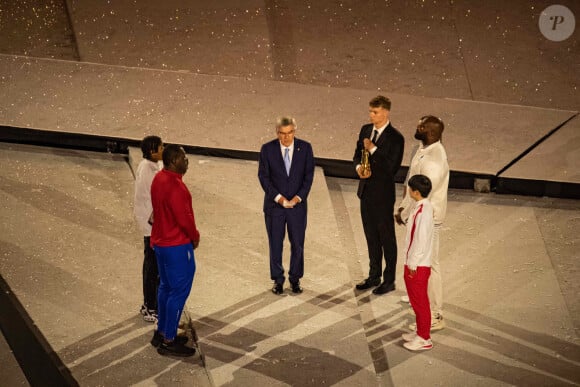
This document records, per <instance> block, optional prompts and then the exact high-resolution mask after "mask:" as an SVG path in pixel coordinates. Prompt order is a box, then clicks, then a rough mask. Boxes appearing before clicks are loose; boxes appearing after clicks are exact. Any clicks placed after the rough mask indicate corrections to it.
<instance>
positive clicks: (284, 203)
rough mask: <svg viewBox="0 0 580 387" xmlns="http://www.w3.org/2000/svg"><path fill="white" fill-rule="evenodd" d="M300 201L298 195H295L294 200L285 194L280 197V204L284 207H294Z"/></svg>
mask: <svg viewBox="0 0 580 387" xmlns="http://www.w3.org/2000/svg"><path fill="white" fill-rule="evenodd" d="M298 203H300V199H299V198H298V196H294V197H293V198H292V200H288V199H286V198H285V197H284V196H280V199H278V204H279V205H281V206H282V207H284V208H293V207H294V206H295V205H296V204H298Z"/></svg>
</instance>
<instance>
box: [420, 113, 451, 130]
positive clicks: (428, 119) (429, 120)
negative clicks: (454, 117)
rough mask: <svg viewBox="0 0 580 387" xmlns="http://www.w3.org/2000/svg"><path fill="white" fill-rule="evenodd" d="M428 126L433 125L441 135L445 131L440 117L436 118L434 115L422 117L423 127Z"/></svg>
mask: <svg viewBox="0 0 580 387" xmlns="http://www.w3.org/2000/svg"><path fill="white" fill-rule="evenodd" d="M427 124H429V125H432V127H433V128H434V129H437V131H438V132H439V133H443V129H445V125H444V124H443V121H441V119H440V118H439V117H435V116H432V115H428V116H423V117H421V125H424V126H427Z"/></svg>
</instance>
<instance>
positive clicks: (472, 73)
mask: <svg viewBox="0 0 580 387" xmlns="http://www.w3.org/2000/svg"><path fill="white" fill-rule="evenodd" d="M558 3H560V4H563V5H566V6H568V7H569V8H570V9H571V10H572V12H573V13H574V14H575V15H576V16H577V18H576V19H577V20H578V15H580V9H579V8H578V2H576V1H573V0H566V1H559V2H558ZM135 4H136V3H134V2H129V1H115V2H108V3H105V2H102V3H94V2H81V1H75V0H68V1H66V2H64V3H63V2H57V1H52V0H50V1H42V2H40V1H36V0H33V1H29V2H27V3H26V4H25V5H24V3H14V4H13V3H12V2H0V53H1V54H0V88H1V90H2V91H3V92H2V93H0V125H12V126H21V127H30V128H38V129H45V130H55V131H69V132H74V133H89V134H97V135H110V136H119V137H127V138H134V139H140V138H142V137H143V136H144V135H146V134H151V133H156V134H160V135H161V136H162V137H163V138H164V139H165V140H166V141H170V142H177V143H183V144H190V145H200V146H209V147H218V148H231V149H243V150H252V151H255V150H258V149H259V145H260V144H261V143H263V142H264V141H265V140H267V139H270V138H271V137H272V133H273V128H272V127H273V122H274V119H275V117H276V116H278V115H280V114H293V115H295V116H296V117H297V119H298V122H299V126H300V127H299V132H298V133H299V136H301V137H303V138H305V139H308V140H310V141H311V142H312V143H313V145H314V150H315V153H316V156H318V157H329V158H336V159H343V160H348V159H350V158H351V156H352V151H353V149H352V148H353V144H354V140H355V138H356V135H357V133H358V129H359V128H360V126H361V125H362V124H363V123H364V122H366V120H367V115H366V108H367V101H368V100H369V99H370V98H371V97H373V96H374V95H376V94H377V93H384V94H386V95H388V96H390V97H391V98H392V100H393V111H392V121H393V123H394V124H395V126H397V127H398V128H399V129H400V130H401V132H402V133H403V134H404V135H405V137H406V138H407V139H408V141H407V148H406V151H408V150H409V149H410V147H411V146H412V141H409V139H410V138H411V137H412V133H413V132H414V127H415V123H416V121H417V119H418V118H419V117H420V116H422V115H424V114H436V115H438V116H440V117H441V118H442V119H443V120H444V121H445V122H446V127H447V129H446V132H445V137H444V139H445V144H446V147H447V150H448V153H449V158H450V165H451V168H452V169H454V170H457V171H468V172H480V173H492V174H494V173H496V172H497V171H498V170H499V169H500V168H502V167H503V166H505V165H506V164H507V163H508V162H509V161H511V160H512V159H513V158H514V157H516V156H517V155H518V154H520V153H521V152H522V151H523V150H525V149H526V148H528V147H529V146H530V145H531V144H532V143H534V142H535V141H536V140H537V139H538V138H540V137H542V136H543V135H545V134H546V133H548V132H549V131H550V130H552V129H553V128H554V127H555V126H557V125H559V124H560V123H562V122H564V121H565V120H567V119H568V118H570V117H571V116H572V115H574V114H576V112H578V110H580V94H579V92H578V76H577V74H578V71H579V70H580V68H579V63H580V50H579V49H578V44H579V43H578V37H579V29H578V28H576V31H575V32H574V34H573V35H572V37H571V38H569V39H568V40H566V41H564V42H560V43H556V42H551V41H548V40H547V39H545V38H544V37H543V36H542V35H541V34H540V32H539V30H538V27H537V24H538V23H537V20H538V16H539V13H540V12H541V10H543V9H544V8H545V7H546V6H548V5H550V4H551V3H550V2H547V1H538V2H533V3H530V2H528V1H523V0H521V1H520V0H518V1H512V2H509V3H507V2H502V1H489V2H485V3H483V2H482V3H476V2H470V1H453V2H448V3H441V2H435V1H433V2H430V1H423V2H407V1H402V2H378V1H369V2H368V3H361V2H355V1H341V2H330V1H318V2H305V3H300V4H296V3H291V2H289V1H284V0H266V1H265V2H261V1H260V2H258V1H251V2H246V3H244V6H241V4H240V3H239V2H236V1H232V0H228V1H223V2H219V3H211V4H210V3H204V4H201V3H199V2H195V3H193V4H192V3H190V4H188V5H187V6H185V5H184V4H183V2H178V1H175V0H169V1H164V2H151V1H145V2H139V4H138V5H135ZM67 10H68V11H70V12H69V14H68V15H67ZM577 24H578V23H577ZM59 59H65V61H62V60H59ZM89 62H90V63H89ZM577 122H578V120H577V119H576V120H574V121H571V122H570V124H568V125H569V126H566V127H564V128H562V129H561V130H559V131H558V132H557V133H556V134H555V135H554V136H552V137H551V138H550V139H549V140H548V141H547V142H546V143H545V144H543V145H542V147H539V148H538V149H537V151H535V152H533V153H530V154H529V155H528V156H526V157H525V158H524V159H522V160H521V161H520V163H521V164H519V165H517V164H516V165H515V166H514V167H513V168H510V169H509V170H508V171H506V176H507V175H508V174H509V176H510V177H511V176H513V177H525V178H533V179H542V180H552V181H560V180H559V179H567V180H564V181H571V182H577V174H575V173H574V168H575V167H576V164H577V162H576V160H577V157H578V145H577V141H576V140H577V135H576V133H577V131H576V129H577ZM0 145H1V149H2V152H0V157H1V160H2V161H3V162H4V165H6V166H9V167H8V168H3V169H2V170H1V171H0V179H1V181H0V183H1V184H0V195H1V198H2V199H1V200H0V219H2V220H1V223H0V224H1V225H2V226H1V229H0V235H1V237H0V238H1V239H0V240H1V247H0V252H1V254H0V272H1V273H2V275H3V276H4V278H5V279H6V280H7V282H8V283H9V284H10V286H11V287H13V290H14V291H15V292H16V294H17V296H18V298H19V299H20V301H21V302H22V304H23V305H24V306H25V308H26V310H27V311H28V312H29V314H30V315H31V317H32V318H33V319H34V321H35V322H36V323H37V325H38V327H39V329H40V330H41V331H42V332H43V333H44V334H45V336H46V337H47V339H48V341H49V343H50V344H51V345H52V346H53V348H54V349H55V350H56V351H57V353H58V354H59V356H60V357H61V358H62V359H63V360H64V361H65V363H66V364H67V366H68V367H69V368H70V369H71V371H72V373H73V376H74V377H75V378H77V380H79V382H80V383H81V385H133V384H138V385H191V384H194V385H201V386H205V385H232V386H233V385H235V386H240V385H241V386H254V385H259V384H265V385H297V384H301V385H321V384H323V382H324V384H335V385H344V386H351V385H364V386H367V385H381V386H391V385H397V386H405V385H417V384H421V385H424V384H430V385H444V386H465V385H475V386H495V385H497V386H502V385H522V386H527V385H550V386H551V385H578V384H580V380H579V378H578V375H579V374H580V372H579V363H580V352H579V339H578V329H579V327H580V317H579V316H580V302H579V301H578V297H577V294H578V292H579V289H578V262H577V255H578V254H577V251H578V230H579V229H580V227H579V225H578V219H580V217H579V211H580V209H579V206H578V202H577V201H570V200H552V199H548V198H520V197H513V196H496V195H493V194H476V193H472V192H466V191H452V194H451V197H450V203H449V217H448V220H447V222H446V225H445V230H444V233H443V236H442V253H443V265H444V275H445V277H444V278H445V284H446V285H445V299H446V301H447V305H446V307H445V308H446V309H445V316H446V320H447V322H448V328H447V329H445V330H444V331H441V332H438V333H435V334H434V342H435V348H434V349H433V350H432V351H430V352H426V353H422V354H411V353H408V352H406V351H405V350H404V349H403V348H402V347H401V346H400V340H399V339H398V337H399V336H400V333H401V332H402V331H403V330H404V329H405V326H406V325H408V323H409V322H411V320H412V316H411V315H410V314H409V313H408V312H407V307H406V306H405V305H403V304H400V303H399V301H398V296H399V295H401V294H403V290H402V280H401V278H400V273H401V270H399V277H398V280H397V281H398V287H399V288H398V290H397V291H396V292H395V294H393V295H390V296H386V297H374V296H369V295H368V294H367V293H361V294H359V293H354V292H353V290H352V287H353V285H354V282H355V281H356V280H358V279H360V278H363V277H364V274H365V272H366V265H367V263H366V253H365V243H364V236H363V233H362V230H361V225H360V216H359V214H358V203H357V200H356V197H355V184H356V182H354V181H348V180H339V179H324V177H323V176H322V174H321V172H320V171H318V172H317V175H316V186H315V189H314V190H313V193H312V195H313V197H312V199H313V203H315V205H313V206H312V208H311V216H310V220H309V231H308V236H307V251H308V252H307V276H306V278H305V279H304V285H305V288H306V291H305V293H304V294H302V295H300V296H297V297H295V296H292V295H288V296H285V297H274V296H273V295H272V294H271V293H269V291H268V288H269V284H268V281H267V278H268V275H267V265H266V261H265V257H267V255H266V254H267V251H266V244H265V231H264V229H263V224H262V220H261V213H260V209H259V208H257V207H258V206H257V204H256V203H259V202H260V201H261V199H260V197H261V193H260V192H259V187H258V184H257V181H256V176H255V175H256V166H255V164H253V163H250V162H236V161H232V160H224V159H211V158H203V157H194V156H191V160H192V162H191V164H192V171H191V174H188V175H187V177H186V182H187V184H188V185H189V186H190V188H191V190H192V193H193V195H194V208H195V209H196V214H198V215H199V217H200V229H201V231H202V245H201V247H200V250H199V259H198V262H199V271H198V273H197V276H196V280H195V282H194V290H193V293H192V297H191V298H190V300H189V301H188V313H189V314H190V315H191V316H192V318H193V324H194V327H195V328H196V330H197V333H198V334H199V338H200V340H199V342H198V345H199V349H200V352H201V354H202V355H203V356H200V355H196V356H195V357H194V358H193V359H190V360H186V361H177V360H174V359H165V358H162V359H160V358H159V356H158V355H157V354H156V353H155V352H154V351H153V350H152V348H150V346H149V344H148V343H147V342H148V340H149V338H150V334H151V329H152V327H151V325H147V324H145V323H144V322H142V320H141V319H140V318H139V316H138V315H137V308H138V305H139V304H140V286H141V285H140V259H141V258H140V256H141V253H140V249H141V247H140V244H141V240H140V237H139V235H138V232H137V231H136V229H135V226H134V223H133V221H132V215H131V210H130V207H131V197H132V175H131V172H130V168H129V167H128V165H127V164H126V163H125V160H123V158H121V157H119V156H111V155H104V154H96V153H87V152H77V151H65V150H58V149H44V148H35V147H22V146H15V145H6V144H0ZM407 154H408V152H407ZM408 162H409V160H408V156H405V159H404V164H407V163H408ZM399 188H400V187H399ZM238 192H242V193H243V195H239V194H238ZM397 233H398V234H397V236H398V239H399V240H401V239H402V233H403V230H402V229H400V228H398V229H397ZM400 261H401V260H400ZM399 269H400V268H399ZM1 348H4V349H1ZM5 350H6V348H5V347H0V353H1V356H2V358H4V356H8V358H9V357H10V355H9V354H7V353H6V352H5ZM4 364H5V363H4V362H2V367H0V369H1V370H2V372H5V370H8V368H5V367H4ZM10 369H12V368H10ZM13 370H14V372H16V374H18V372H17V371H18V370H16V369H13ZM7 377H14V378H16V380H21V379H20V378H21V375H15V376H14V374H13V373H12V372H10V375H9V376H7ZM2 380H7V379H5V378H3V379H2ZM9 380H13V379H9Z"/></svg>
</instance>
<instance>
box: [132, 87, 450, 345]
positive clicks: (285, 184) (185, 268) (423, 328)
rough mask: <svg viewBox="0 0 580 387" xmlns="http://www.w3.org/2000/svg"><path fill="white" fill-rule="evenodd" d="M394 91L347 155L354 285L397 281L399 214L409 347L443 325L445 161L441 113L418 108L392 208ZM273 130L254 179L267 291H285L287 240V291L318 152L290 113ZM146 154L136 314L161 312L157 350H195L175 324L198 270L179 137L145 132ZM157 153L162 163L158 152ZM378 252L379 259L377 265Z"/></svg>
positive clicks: (382, 290)
mask: <svg viewBox="0 0 580 387" xmlns="http://www.w3.org/2000/svg"><path fill="white" fill-rule="evenodd" d="M390 111H391V101H390V100H389V99H388V98H386V97H384V96H377V97H375V98H373V99H372V100H371V101H370V102H369V117H370V121H371V123H370V124H367V125H364V126H363V127H362V128H361V130H360V133H359V137H358V141H357V144H356V149H355V153H354V156H353V161H354V165H355V169H356V172H357V174H358V177H359V178H360V181H359V187H358V191H357V195H358V197H359V199H360V212H361V218H362V223H363V229H364V234H365V237H366V241H367V247H368V255H369V274H368V277H367V278H365V279H364V280H363V281H362V282H360V283H358V284H357V285H356V289H357V290H361V291H362V290H367V289H370V288H374V289H373V290H372V292H373V294H376V295H382V294H387V293H389V292H392V291H393V290H395V274H396V265H397V240H396V236H395V221H396V222H397V223H398V224H400V225H405V224H406V226H407V233H406V240H405V246H404V253H405V272H404V280H405V285H406V289H407V294H408V298H406V297H405V299H406V300H407V301H408V302H410V304H411V307H412V308H413V310H414V312H415V315H416V324H411V326H410V329H411V330H412V332H411V333H407V334H403V336H402V337H403V339H404V340H405V343H404V346H405V347H406V348H408V349H410V350H413V351H416V350H426V349H430V348H432V346H433V344H432V342H431V337H430V332H431V330H437V329H443V328H444V327H445V323H444V320H443V310H442V281H441V268H440V264H439V233H440V230H441V225H442V223H443V220H444V218H445V212H446V207H447V187H448V184H449V166H448V164H447V155H446V153H445V149H444V148H443V145H442V144H441V137H442V133H443V129H444V124H443V122H442V121H441V120H440V119H439V118H437V117H435V116H425V117H422V118H421V120H420V121H419V124H418V125H417V130H416V133H415V138H416V139H417V140H419V141H420V142H421V144H420V145H419V147H418V148H417V149H416V150H415V151H414V152H413V154H412V156H411V163H410V167H409V172H408V174H407V178H406V180H405V191H404V192H403V200H402V202H401V203H400V205H399V206H398V207H397V210H396V211H395V208H394V207H395V198H396V195H395V176H396V173H397V171H398V170H399V168H400V166H401V162H402V160H403V152H404V145H405V139H404V137H403V136H402V135H401V133H399V132H398V131H397V129H395V128H394V127H393V126H392V124H391V122H390V120H389V114H390ZM275 129H276V135H277V138H276V139H274V140H272V141H270V142H268V143H266V144H264V145H263V146H262V148H261V150H260V155H259V162H258V179H259V181H260V185H261V186H262V189H263V190H264V204H263V211H264V220H265V226H266V232H267V235H268V245H269V258H270V278H271V280H272V281H273V287H272V292H273V293H274V294H277V295H281V294H283V293H284V283H285V281H286V274H285V270H284V266H283V264H282V250H283V244H284V239H285V236H286V232H287V233H288V239H289V242H290V267H289V270H288V273H287V275H288V280H289V282H290V289H291V291H292V292H293V293H296V294H299V293H302V292H303V288H302V286H301V284H300V280H301V278H302V277H303V275H304V239H305V235H306V225H307V199H308V195H309V193H310V189H311V187H312V182H313V179H314V166H315V161H314V154H313V150H312V146H311V145H310V143H308V142H307V141H304V140H301V139H299V138H297V137H295V133H296V129H297V125H296V121H295V120H294V118H292V117H281V118H279V119H278V120H277V122H276V126H275ZM141 148H142V151H143V161H142V162H141V163H140V164H139V168H138V169H137V174H136V181H135V217H136V219H137V222H138V224H139V226H140V228H141V229H142V231H143V234H144V261H143V297H144V303H143V305H142V307H141V314H142V315H143V318H144V319H145V320H146V321H156V320H157V321H158V327H157V330H155V332H154V336H153V339H152V340H151V344H152V345H153V346H155V347H157V350H158V352H159V353H160V354H162V355H178V356H191V355H193V354H194V353H195V350H194V349H193V348H191V347H188V346H186V345H185V344H186V342H187V338H186V337H182V336H177V326H178V323H179V319H180V316H181V313H182V311H183V307H184V304H185V301H186V299H187V297H188V295H189V293H190V291H191V285H192V282H193V276H194V274H195V257H194V249H195V248H196V247H197V246H198V244H199V238H200V237H199V231H198V230H197V227H196V224H195V217H194V214H193V209H192V203H191V195H190V193H189V191H188V189H187V187H186V186H185V184H184V183H183V181H182V176H183V175H184V174H185V173H186V172H187V168H188V162H187V156H186V154H185V151H184V150H183V148H182V147H179V146H177V145H167V146H165V147H164V145H163V143H162V141H161V139H160V138H159V137H156V136H149V137H146V138H145V139H143V142H142V147H141ZM160 160H163V169H162V170H159V167H158V162H159V161H160ZM383 261H384V269H383Z"/></svg>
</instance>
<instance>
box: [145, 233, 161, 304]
mask: <svg viewBox="0 0 580 387" xmlns="http://www.w3.org/2000/svg"><path fill="white" fill-rule="evenodd" d="M150 243H151V237H148V236H146V237H143V305H145V307H146V308H147V309H148V310H154V311H157V288H158V287H159V271H158V270H157V257H156V256H155V251H154V250H153V249H152V248H151V244H150Z"/></svg>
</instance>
